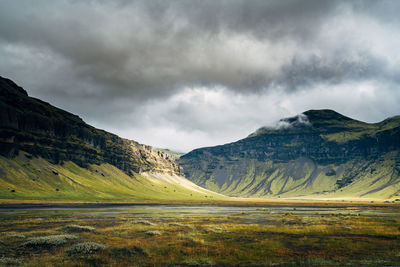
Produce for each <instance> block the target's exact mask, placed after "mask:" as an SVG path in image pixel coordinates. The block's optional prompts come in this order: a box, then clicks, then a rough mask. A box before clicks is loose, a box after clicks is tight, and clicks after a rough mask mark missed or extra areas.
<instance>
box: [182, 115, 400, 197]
mask: <svg viewBox="0 0 400 267" xmlns="http://www.w3.org/2000/svg"><path fill="white" fill-rule="evenodd" d="M179 163H180V165H181V166H182V167H183V168H184V172H185V174H186V176H187V177H188V179H190V180H191V181H193V182H195V183H196V184H198V185H200V186H202V187H205V188H208V189H210V190H214V191H216V192H220V193H223V194H226V195H230V196H244V197H278V198H279V197H297V198H360V197H361V198H370V199H374V198H376V199H397V198H400V177H399V174H400V116H396V117H393V118H388V119H386V120H384V121H382V122H380V123H375V124H369V123H365V122H361V121H357V120H353V119H351V118H348V117H346V116H343V115H341V114H339V113H337V112H335V111H333V110H309V111H306V112H304V113H302V114H300V115H297V116H295V117H291V118H285V119H281V120H280V121H279V122H278V123H277V124H276V125H275V126H274V127H263V128H260V129H259V130H257V131H256V132H254V133H252V134H250V135H249V136H248V137H246V138H244V139H242V140H239V141H237V142H233V143H230V144H225V145H220V146H215V147H206V148H200V149H195V150H193V151H191V152H189V153H187V154H186V155H183V156H182V157H180V159H179Z"/></svg>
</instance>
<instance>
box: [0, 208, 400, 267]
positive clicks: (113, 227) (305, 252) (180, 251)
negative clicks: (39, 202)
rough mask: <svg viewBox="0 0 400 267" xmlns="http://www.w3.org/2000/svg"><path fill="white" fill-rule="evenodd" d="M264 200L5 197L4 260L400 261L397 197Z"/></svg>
mask: <svg viewBox="0 0 400 267" xmlns="http://www.w3.org/2000/svg"><path fill="white" fill-rule="evenodd" d="M258 204H259V206H254V203H249V202H244V201H237V202H236V205H232V204H231V205H229V206H226V205H224V206H223V205H197V206H194V205H134V206H128V205H126V206H112V205H109V206H108V205H98V206H90V205H89V206H88V205H85V206H82V205H72V206H71V205H70V206H65V205H64V206H47V207H46V208H45V207H40V208H38V207H32V206H30V207H27V206H24V205H14V206H10V205H5V204H3V205H2V206H0V207H1V209H0V248H1V249H0V266H2V265H5V266H7V265H8V264H9V265H11V266H385V265H386V266H400V207H399V206H398V205H394V204H382V203H379V204H376V203H375V204H366V203H364V204H363V203H358V204H352V203H334V202H332V203H328V202H326V203H316V202H297V205H293V204H294V202H293V204H290V205H288V202H275V203H272V202H271V203H269V204H268V205H266V204H265V203H263V204H261V202H258ZM367 205H368V206H367Z"/></svg>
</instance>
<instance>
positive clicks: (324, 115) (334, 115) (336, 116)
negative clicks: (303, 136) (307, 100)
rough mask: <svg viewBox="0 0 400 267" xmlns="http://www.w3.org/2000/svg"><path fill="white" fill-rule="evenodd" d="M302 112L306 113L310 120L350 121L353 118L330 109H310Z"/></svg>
mask: <svg viewBox="0 0 400 267" xmlns="http://www.w3.org/2000/svg"><path fill="white" fill-rule="evenodd" d="M302 114H304V115H306V116H307V118H308V120H309V121H310V122H313V121H321V120H336V121H338V120H339V121H350V120H353V119H351V118H349V117H346V116H344V115H342V114H340V113H338V112H336V111H334V110H331V109H310V110H307V111H305V112H303V113H302Z"/></svg>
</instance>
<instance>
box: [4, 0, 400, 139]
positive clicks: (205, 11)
mask: <svg viewBox="0 0 400 267" xmlns="http://www.w3.org/2000/svg"><path fill="white" fill-rule="evenodd" d="M399 8H400V6H399V3H398V1H369V0H365V1H361V0H360V1H339V0H338V1H320V0H307V1H304V0H287V1H280V0H271V1H264V0H217V1H215V0H205V1H186V0H185V1H184V0H181V1H164V0H150V1H149V0H141V1H128V0H119V1H102V0H98V1H95V0H91V1H73V0H69V1H68V0H63V1H45V0H37V1H34V2H33V1H30V0H21V1H12V0H4V1H1V2H0V58H1V59H2V60H1V61H0V72H1V74H2V75H3V76H8V77H10V78H12V79H14V80H16V82H18V83H21V84H22V85H23V86H25V87H26V88H28V90H29V91H30V93H31V94H32V95H34V96H37V97H40V98H43V99H45V100H47V101H50V102H52V103H55V104H57V105H58V106H60V107H62V108H66V109H68V110H70V111H72V112H75V113H79V114H81V115H82V116H83V117H84V118H86V119H87V120H89V121H90V122H93V123H97V125H102V126H104V127H105V128H108V127H111V128H112V127H114V128H115V129H117V125H118V126H119V127H121V128H124V129H133V128H135V127H140V125H145V124H146V120H145V119H147V120H151V121H157V123H160V124H163V125H166V126H165V127H167V126H168V127H171V128H173V129H175V130H179V131H186V132H191V131H200V132H204V133H206V132H212V131H213V129H220V127H219V126H220V125H224V124H226V123H230V124H231V125H234V124H235V121H236V122H238V123H239V124H240V123H244V124H246V127H258V126H259V125H256V124H260V123H262V116H256V115H253V117H254V118H253V119H249V118H247V120H246V119H245V118H244V116H243V117H242V114H245V115H246V116H247V117H249V116H251V114H250V113H248V112H247V111H243V109H246V106H249V105H252V104H251V103H243V102H241V99H242V100H243V99H245V100H246V99H247V100H246V101H250V100H251V101H256V99H257V98H254V96H256V95H258V97H259V99H264V97H265V96H267V95H268V96H273V97H276V99H275V100H272V101H271V102H269V104H270V105H271V109H272V108H275V109H278V110H280V111H279V112H277V113H273V114H275V115H273V117H274V116H278V115H279V116H280V115H282V114H285V115H286V113H288V112H289V111H288V108H287V107H286V108H279V105H283V106H284V104H282V102H281V99H280V97H288V96H289V95H295V94H298V93H301V92H303V91H305V92H309V94H314V93H315V90H316V88H321V86H323V88H325V90H326V92H327V94H328V93H331V92H332V88H336V90H339V89H337V88H339V87H340V86H342V87H341V88H349V89H347V90H353V89H351V87H349V85H350V84H352V85H356V84H374V86H377V87H379V86H380V87H382V88H385V89H382V90H383V91H385V92H390V91H393V92H394V93H396V92H397V91H396V90H398V85H399V78H398V77H400V76H399V70H400V64H399V61H400V57H399V56H398V55H396V50H397V49H398V46H399V45H400V39H399V38H400V31H399V29H400V27H399V26H400V20H399V16H398V14H397V13H398V10H399ZM338 86H339V87H338ZM321 90H322V89H321ZM354 90H356V89H354ZM216 91H217V92H220V94H219V95H218V97H220V100H219V102H215V103H214V102H213V101H210V99H209V97H210V95H211V96H213V97H217V96H216V95H215V94H214V93H213V92H216ZM187 92H191V94H192V95H188V93H187ZM204 92H205V93H204ZM221 92H223V93H222V95H224V96H222V95H221ZM218 97H217V98H218ZM224 98H228V99H230V100H231V101H234V102H235V101H238V102H236V104H237V105H238V106H240V108H241V109H242V110H241V111H237V110H235V109H231V110H230V112H231V116H228V115H226V114H225V113H224V111H223V110H222V109H218V108H217V106H218V105H219V104H220V103H222V102H224V101H223V99H224ZM328 98H329V97H328ZM379 99H384V98H379ZM245 100H243V101H245ZM155 103H156V104H155ZM162 103H169V104H170V105H175V106H170V107H167V106H165V105H162V106H163V107H162V108H160V109H159V110H162V111H163V112H162V113H160V114H159V113H158V111H157V110H156V109H157V108H156V107H157V105H161V104H162ZM210 105H211V106H210ZM221 105H222V104H221ZM196 106H199V107H203V108H205V107H207V108H209V109H210V110H212V112H210V113H208V112H204V111H201V110H199V109H198V108H196ZM222 106H223V107H224V108H225V110H226V109H229V107H228V105H222ZM300 106H301V105H300ZM339 106H340V103H338V105H337V107H339ZM149 107H152V108H151V110H149ZM306 107H308V106H305V108H306ZM310 108H311V107H310ZM247 110H248V111H250V110H251V112H255V111H254V109H251V108H247ZM391 110H393V109H391ZM264 111H267V110H264ZM290 112H293V110H292V111H290ZM300 112H301V111H300ZM203 113H206V114H207V115H206V116H204V115H203ZM378 113H379V112H378V111H377V113H376V114H378ZM152 114H153V115H152ZM154 114H158V117H157V118H156V117H154V116H155V115H154ZM379 114H380V113H379ZM290 115H294V114H290ZM392 115H393V114H392ZM380 116H381V115H380ZM376 117H377V118H378V117H379V116H378V115H376ZM240 120H241V121H240ZM239 121H240V122H239ZM244 121H246V123H245V122H244ZM248 121H251V122H252V124H251V125H250V124H247V122H248ZM146 127H148V129H151V127H152V126H151V125H150V124H149V125H147V126H146ZM114 128H113V129H114ZM235 129H236V128H235V127H234V126H232V129H231V132H233V131H235ZM129 134H131V133H129ZM133 134H134V132H133V133H132V135H133ZM220 136H221V139H222V136H223V135H220ZM128 137H131V138H134V139H135V136H128ZM197 137H199V136H198V135H197ZM214 137H215V135H214ZM188 138H189V137H188ZM210 138H211V137H210ZM206 139H207V138H206V137H204V140H206ZM218 140H220V139H218ZM146 141H148V140H146ZM150 142H151V140H150ZM205 143H206V142H205Z"/></svg>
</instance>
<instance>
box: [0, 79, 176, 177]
mask: <svg viewBox="0 0 400 267" xmlns="http://www.w3.org/2000/svg"><path fill="white" fill-rule="evenodd" d="M21 150H22V151H26V152H28V153H30V154H32V155H34V156H40V157H42V158H44V159H47V160H49V161H50V162H52V163H55V164H58V163H62V162H64V161H72V162H74V163H76V164H78V165H79V166H81V167H86V166H88V165H89V164H101V163H109V164H112V165H114V166H116V167H118V168H119V169H121V170H123V171H125V172H126V173H127V174H131V173H139V172H145V171H167V172H170V173H177V174H179V173H180V169H179V166H178V165H177V164H176V163H175V162H174V161H173V160H172V157H170V156H169V155H167V154H166V153H164V152H162V151H157V150H153V149H152V147H150V146H146V145H141V144H139V143H137V142H135V141H131V140H127V139H123V138H120V137H118V136H116V135H114V134H111V133H108V132H105V131H102V130H99V129H96V128H94V127H92V126H90V125H88V124H86V123H85V122H84V121H83V120H82V119H81V118H79V117H78V116H76V115H73V114H71V113H69V112H66V111H64V110H61V109H59V108H56V107H54V106H51V105H50V104H48V103H45V102H43V101H41V100H39V99H35V98H31V97H29V96H28V94H27V92H26V91H25V90H24V89H22V88H21V87H19V86H18V85H16V84H15V83H14V82H13V81H11V80H8V79H5V78H2V77H0V154H1V155H3V156H6V157H13V156H16V155H17V154H18V152H19V151H21Z"/></svg>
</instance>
